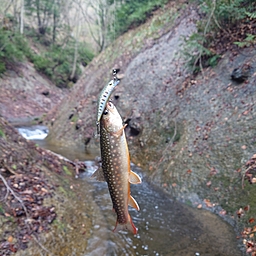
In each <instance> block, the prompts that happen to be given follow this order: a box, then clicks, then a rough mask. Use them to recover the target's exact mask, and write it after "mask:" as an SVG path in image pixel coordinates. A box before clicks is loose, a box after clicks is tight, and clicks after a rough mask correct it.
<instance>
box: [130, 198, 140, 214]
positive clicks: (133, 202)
mask: <svg viewBox="0 0 256 256" xmlns="http://www.w3.org/2000/svg"><path fill="white" fill-rule="evenodd" d="M128 205H130V206H131V207H133V208H134V209H136V210H137V211H139V210H140V207H139V205H138V203H137V202H136V200H135V199H134V198H133V197H132V196H131V195H130V197H129V201H128Z"/></svg>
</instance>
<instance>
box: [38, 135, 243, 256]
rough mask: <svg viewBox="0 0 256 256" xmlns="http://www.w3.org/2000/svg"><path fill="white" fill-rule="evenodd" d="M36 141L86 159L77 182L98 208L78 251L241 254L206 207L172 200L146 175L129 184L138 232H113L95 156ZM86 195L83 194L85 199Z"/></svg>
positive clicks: (228, 230)
mask: <svg viewBox="0 0 256 256" xmlns="http://www.w3.org/2000/svg"><path fill="white" fill-rule="evenodd" d="M36 143H37V144H39V145H40V146H42V147H44V148H47V149H50V150H52V151H54V152H56V153H59V154H62V155H63V156H65V157H67V158H69V159H71V160H74V159H79V160H80V161H82V160H83V161H85V162H86V166H87V172H85V173H83V174H81V175H80V177H79V181H78V182H79V183H80V185H81V187H83V186H87V187H89V193H90V196H91V197H92V198H93V200H94V203H95V205H96V206H95V207H94V213H95V214H94V223H93V228H92V230H91V233H92V236H91V239H90V240H89V242H88V247H87V249H86V252H84V254H82V255H90V256H91V255H92V256H93V255H95V256H96V255H97V256H98V255H118V256H119V255H141V256H142V255H170V256H172V255H173V256H177V255H179V256H183V255H184V256H185V255H186V256H187V255H189V256H190V255H191V256H192V255H204V256H208V255H209V256H211V255H212V256H217V255H219V256H222V255H223V256H231V255H242V253H241V252H240V251H239V250H238V244H237V241H236V234H235V232H234V230H233V228H232V227H231V226H230V225H229V224H228V223H226V222H224V221H223V220H222V219H221V218H219V217H218V216H216V215H214V214H212V213H210V212H209V211H205V210H202V209H201V210H199V209H194V208H191V207H189V206H187V205H185V204H182V203H180V202H177V201H175V200H174V199H172V198H170V197H169V196H168V195H166V194H164V193H163V192H161V191H160V190H159V189H157V188H155V187H154V186H153V185H151V184H149V183H148V182H146V178H143V183H142V184H140V185H131V194H132V195H133V196H134V198H135V199H136V201H137V202H138V204H139V206H140V209H141V210H140V211H139V212H137V211H136V210H134V209H131V208H130V210H129V211H130V215H131V217H132V219H133V222H134V224H135V226H136V227H137V228H138V234H137V235H133V234H130V233H127V232H122V233H121V232H119V233H118V234H116V233H113V232H112V230H113V228H114V226H115V222H116V216H115V214H114V213H113V211H112V203H111V199H110V196H109V193H108V189H107V184H106V183H104V182H96V181H94V180H92V179H91V178H90V176H91V174H92V173H93V172H94V171H95V170H96V168H97V166H96V164H95V162H94V161H93V159H94V157H95V154H94V153H92V152H85V151H84V150H82V149H70V148H65V147H56V146H54V145H51V144H49V143H47V142H46V141H44V140H37V141H36ZM132 169H133V170H134V171H135V172H137V173H139V174H140V175H141V176H142V173H143V171H142V170H140V169H139V168H137V167H136V166H132ZM81 191H83V190H81ZM86 193H88V190H87V191H86ZM87 197H88V195H86V194H85V195H84V197H82V198H85V199H84V200H86V198H87ZM67 236H68V234H67ZM81 243H83V241H81ZM56 246H58V245H56ZM67 246H68V245H67Z"/></svg>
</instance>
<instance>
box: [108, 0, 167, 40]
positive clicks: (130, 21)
mask: <svg viewBox="0 0 256 256" xmlns="http://www.w3.org/2000/svg"><path fill="white" fill-rule="evenodd" d="M167 2H168V0H134V1H125V2H124V3H122V4H121V5H120V6H119V7H117V8H116V9H115V19H114V21H113V24H112V27H111V28H109V33H110V34H111V35H115V37H117V36H119V35H121V34H123V33H125V32H126V31H127V30H128V29H130V28H132V27H136V26H139V25H140V24H142V23H144V22H145V21H146V20H147V18H148V17H149V16H150V15H151V14H152V12H153V11H154V10H156V9H157V8H159V7H161V6H162V5H164V4H166V3H167ZM112 28H113V29H112ZM112 37H113V36H112Z"/></svg>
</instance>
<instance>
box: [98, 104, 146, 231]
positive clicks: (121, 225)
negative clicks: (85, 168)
mask: <svg viewBox="0 0 256 256" xmlns="http://www.w3.org/2000/svg"><path fill="white" fill-rule="evenodd" d="M124 128H125V126H123V122H122V118H121V116H120V115H119V113H118V111H117V109H116V108H115V106H114V104H113V103H111V102H108V103H107V105H106V108H105V110H104V113H103V115H102V118H101V120H100V148H101V158H102V170H100V169H99V170H97V171H96V172H95V173H94V174H93V176H94V177H97V178H98V180H102V179H101V178H100V176H103V175H104V179H105V180H106V181H107V183H108V188H109V193H110V196H111V199H112V203H113V209H114V211H115V212H116V215H117V221H116V226H115V229H114V232H118V231H120V230H130V231H131V232H132V233H133V234H136V233H137V229H136V227H135V226H134V224H133V222H132V219H131V217H130V215H129V212H128V205H130V206H132V207H133V208H135V209H137V210H139V206H138V204H137V202H136V201H135V199H134V198H133V197H132V196H131V195H130V183H132V184H138V183H141V179H140V177H139V176H138V175H137V174H136V173H134V172H133V171H131V169H130V157H129V151H128V146H127V142H126V138H125V133H124ZM102 171H103V175H101V174H102Z"/></svg>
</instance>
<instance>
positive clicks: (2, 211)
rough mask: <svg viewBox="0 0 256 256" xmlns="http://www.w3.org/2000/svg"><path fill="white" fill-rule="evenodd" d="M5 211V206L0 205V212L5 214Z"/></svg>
mask: <svg viewBox="0 0 256 256" xmlns="http://www.w3.org/2000/svg"><path fill="white" fill-rule="evenodd" d="M3 213H4V208H3V206H2V205H0V214H3Z"/></svg>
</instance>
